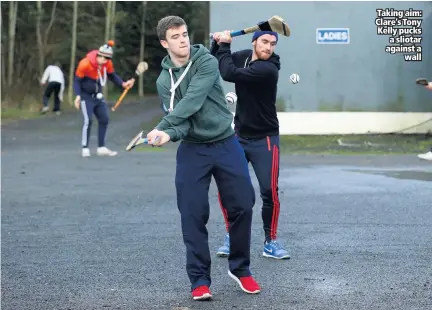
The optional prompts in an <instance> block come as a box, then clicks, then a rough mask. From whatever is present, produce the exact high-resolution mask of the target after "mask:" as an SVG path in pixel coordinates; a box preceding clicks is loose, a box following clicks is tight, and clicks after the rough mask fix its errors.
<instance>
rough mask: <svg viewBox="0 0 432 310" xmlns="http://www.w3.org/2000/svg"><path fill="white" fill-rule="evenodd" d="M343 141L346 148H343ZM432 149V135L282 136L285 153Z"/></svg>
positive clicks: (156, 119) (146, 126)
mask: <svg viewBox="0 0 432 310" xmlns="http://www.w3.org/2000/svg"><path fill="white" fill-rule="evenodd" d="M161 118H162V115H161V116H157V117H154V118H153V119H152V120H151V121H149V122H146V123H143V124H142V128H143V129H145V130H149V131H150V130H151V129H153V128H154V127H155V126H156V125H157V124H158V123H159V121H160V120H161ZM338 141H341V142H342V143H343V144H344V145H340V144H339V142H338ZM431 146H432V136H431V135H424V134H423V135H385V134H384V135H323V136H321V135H319V136H312V135H284V136H280V152H281V154H322V155H327V154H333V155H362V154H364V155H366V154H382V155H386V154H418V153H423V152H426V151H427V150H429V149H430V147H431ZM141 149H142V151H147V150H149V149H151V151H159V148H148V146H147V147H143V148H141Z"/></svg>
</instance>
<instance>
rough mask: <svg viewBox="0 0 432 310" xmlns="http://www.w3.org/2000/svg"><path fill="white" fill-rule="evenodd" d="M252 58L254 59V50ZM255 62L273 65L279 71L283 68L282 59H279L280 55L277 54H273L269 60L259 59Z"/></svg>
mask: <svg viewBox="0 0 432 310" xmlns="http://www.w3.org/2000/svg"><path fill="white" fill-rule="evenodd" d="M251 57H252V50H251ZM255 61H264V62H265V63H267V64H273V65H275V66H276V68H277V69H278V70H280V68H281V64H280V57H279V55H277V54H275V53H273V54H272V55H271V56H270V58H269V59H267V60H260V59H257V60H255Z"/></svg>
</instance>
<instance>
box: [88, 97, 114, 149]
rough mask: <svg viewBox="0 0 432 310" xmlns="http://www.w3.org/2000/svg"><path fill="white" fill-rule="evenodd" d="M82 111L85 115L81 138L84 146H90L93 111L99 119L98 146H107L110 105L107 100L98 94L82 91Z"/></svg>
mask: <svg viewBox="0 0 432 310" xmlns="http://www.w3.org/2000/svg"><path fill="white" fill-rule="evenodd" d="M81 111H82V114H83V117H84V123H83V128H82V139H81V145H82V147H83V148H88V146H89V140H90V133H91V126H92V123H93V120H92V119H93V113H94V115H96V118H97V120H98V146H99V147H102V146H105V137H106V131H107V127H108V122H109V117H108V107H107V104H106V102H105V100H104V99H97V98H96V95H90V94H86V93H82V94H81Z"/></svg>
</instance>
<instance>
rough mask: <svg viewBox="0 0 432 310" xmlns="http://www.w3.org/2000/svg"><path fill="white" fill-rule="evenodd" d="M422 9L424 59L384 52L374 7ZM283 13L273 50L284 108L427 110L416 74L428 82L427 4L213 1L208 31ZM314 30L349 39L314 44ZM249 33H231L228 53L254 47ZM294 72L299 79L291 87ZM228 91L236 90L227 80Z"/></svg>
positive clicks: (430, 96)
mask: <svg viewBox="0 0 432 310" xmlns="http://www.w3.org/2000/svg"><path fill="white" fill-rule="evenodd" d="M390 7H392V8H395V9H408V8H413V9H422V10H423V13H424V16H423V24H422V30H423V41H422V47H423V61H422V62H405V61H404V59H403V55H402V54H394V55H390V54H387V53H386V52H385V51H384V48H385V46H386V45H387V44H388V38H389V36H379V35H377V26H376V25H375V18H376V9H377V8H390ZM272 15H280V16H281V17H283V18H284V19H285V21H286V22H287V23H288V24H289V25H290V27H291V31H292V34H291V37H289V38H285V37H281V38H280V41H279V44H278V46H277V47H276V53H277V54H279V55H280V56H281V62H282V68H281V71H280V80H279V85H278V89H279V90H278V95H279V97H280V98H281V99H282V100H283V101H284V102H285V107H286V111H406V112H431V111H432V92H430V91H429V92H428V91H427V90H425V89H423V88H422V87H420V86H417V85H416V84H415V79H416V78H418V77H425V78H429V79H430V80H432V2H306V1H305V2H289V1H288V2H270V1H269V2H261V1H260V2H225V1H218V2H216V1H212V2H211V3H210V31H211V32H215V31H221V30H226V29H230V30H239V29H242V28H245V27H249V26H252V25H254V24H256V23H257V22H258V21H262V20H265V19H268V18H269V17H271V16H272ZM316 28H350V44H347V45H344V44H341V45H339V44H331V45H324V44H317V43H316ZM251 37H252V36H251V35H244V36H241V37H236V38H234V42H233V44H232V47H233V51H236V50H239V49H243V48H251V42H250V40H251ZM291 73H297V74H299V76H300V83H298V84H295V85H294V84H291V82H290V81H289V76H290V74H291ZM224 88H225V91H226V92H228V91H233V90H234V87H233V85H232V84H231V83H226V82H224Z"/></svg>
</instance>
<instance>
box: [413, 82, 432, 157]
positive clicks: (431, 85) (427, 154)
mask: <svg viewBox="0 0 432 310" xmlns="http://www.w3.org/2000/svg"><path fill="white" fill-rule="evenodd" d="M425 88H426V89H428V90H431V91H432V82H429V83H428V84H427V85H425ZM417 156H418V157H419V158H421V159H425V160H432V146H431V148H430V150H429V152H427V153H424V154H418V155H417Z"/></svg>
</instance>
